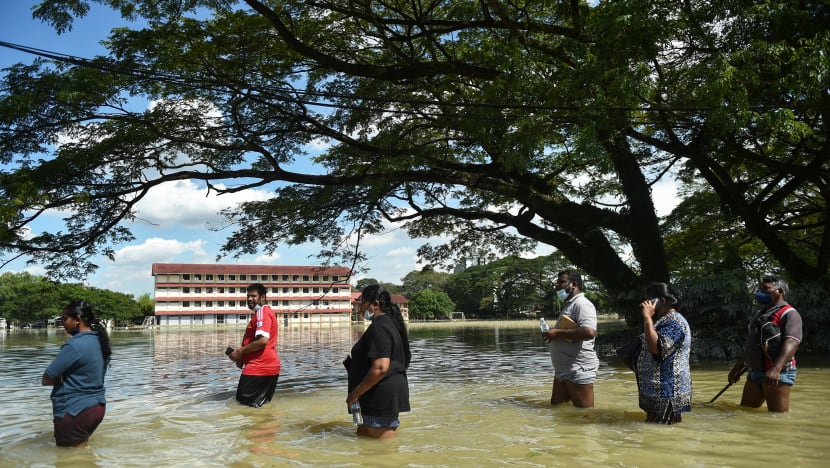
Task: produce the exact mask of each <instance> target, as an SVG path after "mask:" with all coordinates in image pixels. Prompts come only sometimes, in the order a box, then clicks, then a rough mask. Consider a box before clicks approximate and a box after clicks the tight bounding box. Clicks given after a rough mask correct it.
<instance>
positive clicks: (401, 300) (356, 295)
mask: <svg viewBox="0 0 830 468" xmlns="http://www.w3.org/2000/svg"><path fill="white" fill-rule="evenodd" d="M389 296H391V297H392V303H393V304H409V299H407V298H406V297H404V296H402V295H400V294H390V295H389ZM359 300H360V291H352V303H355V302H358V301H359Z"/></svg>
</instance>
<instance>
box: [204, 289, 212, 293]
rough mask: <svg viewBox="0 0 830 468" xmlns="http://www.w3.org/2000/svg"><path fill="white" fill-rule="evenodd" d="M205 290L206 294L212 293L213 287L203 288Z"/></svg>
mask: <svg viewBox="0 0 830 468" xmlns="http://www.w3.org/2000/svg"><path fill="white" fill-rule="evenodd" d="M205 292H206V293H208V294H213V288H205Z"/></svg>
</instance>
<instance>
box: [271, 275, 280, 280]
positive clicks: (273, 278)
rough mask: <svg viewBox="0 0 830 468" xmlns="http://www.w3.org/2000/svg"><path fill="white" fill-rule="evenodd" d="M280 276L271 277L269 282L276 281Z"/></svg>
mask: <svg viewBox="0 0 830 468" xmlns="http://www.w3.org/2000/svg"><path fill="white" fill-rule="evenodd" d="M279 277H280V275H271V281H277V280H278V278H279Z"/></svg>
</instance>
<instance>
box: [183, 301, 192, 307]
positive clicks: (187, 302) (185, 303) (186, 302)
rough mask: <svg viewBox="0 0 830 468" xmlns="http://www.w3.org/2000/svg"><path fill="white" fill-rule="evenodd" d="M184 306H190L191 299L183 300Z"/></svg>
mask: <svg viewBox="0 0 830 468" xmlns="http://www.w3.org/2000/svg"><path fill="white" fill-rule="evenodd" d="M182 307H190V301H182Z"/></svg>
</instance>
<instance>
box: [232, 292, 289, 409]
mask: <svg viewBox="0 0 830 468" xmlns="http://www.w3.org/2000/svg"><path fill="white" fill-rule="evenodd" d="M260 336H264V337H266V338H268V344H266V345H265V347H264V348H262V349H261V350H259V351H257V352H255V353H247V354H244V355H243V356H242V361H243V363H244V365H243V367H242V375H240V376H239V383H238V384H237V386H236V401H238V402H239V403H241V404H243V405H248V406H252V407H254V408H259V407H260V406H262V405H264V404H265V403H268V402H269V401H271V399H272V398H273V397H274V391H275V390H276V388H277V380H279V376H280V367H281V363H280V356H279V354H278V353H277V317H276V315H274V311H273V310H271V307H269V306H267V305H264V306H261V307H259V308H257V309H256V310H255V311H254V313H253V314H251V321H250V322H248V326H247V327H245V334H244V335H243V336H242V346H245V345H247V344H248V343H250V342H252V341H254V340H256V339H257V337H260Z"/></svg>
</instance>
